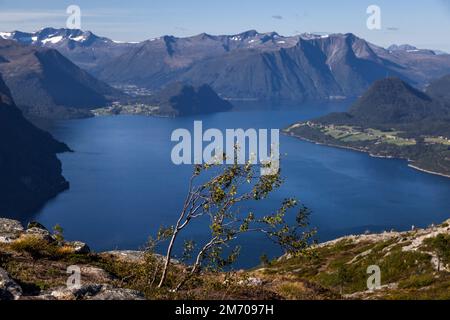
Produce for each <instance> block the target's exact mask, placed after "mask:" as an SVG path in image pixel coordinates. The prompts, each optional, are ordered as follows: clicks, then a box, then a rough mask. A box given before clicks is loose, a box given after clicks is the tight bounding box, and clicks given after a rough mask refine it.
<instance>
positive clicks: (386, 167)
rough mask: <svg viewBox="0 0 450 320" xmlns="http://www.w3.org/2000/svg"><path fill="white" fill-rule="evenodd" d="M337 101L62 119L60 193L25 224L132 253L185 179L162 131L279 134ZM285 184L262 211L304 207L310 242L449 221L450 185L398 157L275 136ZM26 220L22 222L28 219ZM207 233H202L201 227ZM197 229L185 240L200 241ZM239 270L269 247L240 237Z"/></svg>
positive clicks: (174, 208) (171, 216) (172, 207)
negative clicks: (293, 204) (185, 114)
mask: <svg viewBox="0 0 450 320" xmlns="http://www.w3.org/2000/svg"><path fill="white" fill-rule="evenodd" d="M345 108H346V106H345V105H324V106H311V107H303V108H301V109H297V110H295V111H293V110H288V111H279V110H269V111H268V110H266V111H260V110H252V111H248V112H230V113H221V114H214V115H208V116H202V117H195V118H193V117H192V118H177V119H165V118H147V117H139V116H115V117H99V118H92V119H87V120H71V121H63V122H59V123H57V124H56V125H54V126H53V127H52V129H51V131H52V133H53V134H54V136H55V137H57V138H58V139H60V140H62V141H64V142H66V143H67V144H68V145H69V146H70V147H71V148H72V149H74V150H75V151H76V152H75V153H70V154H69V153H67V154H62V155H60V159H61V160H62V163H63V169H64V176H65V177H66V178H67V179H68V180H69V181H70V183H71V188H70V190H69V191H67V192H65V193H63V194H61V195H59V196H58V197H57V198H56V199H54V200H52V201H50V202H49V203H48V204H47V205H46V206H45V207H44V208H43V209H42V210H41V211H40V212H37V213H36V215H35V216H34V217H32V218H33V219H37V220H39V221H40V222H42V223H43V224H44V225H46V226H47V227H52V226H54V225H55V224H57V223H59V224H60V225H61V226H63V228H64V230H65V235H66V238H68V239H82V240H83V241H85V242H87V243H88V244H89V245H90V246H91V247H92V248H93V249H95V250H99V251H100V250H111V249H137V248H140V247H141V246H142V245H143V244H144V243H145V241H146V239H147V237H148V236H149V235H151V234H155V232H156V231H157V229H158V228H159V226H161V225H169V224H173V223H174V222H175V219H176V217H177V213H178V212H179V210H180V208H181V206H182V201H183V199H184V196H185V192H186V188H187V181H188V178H189V176H190V174H191V167H189V166H175V165H173V164H172V162H171V159H170V153H171V149H172V147H173V145H174V143H172V142H171V141H170V135H171V133H172V131H173V130H174V129H177V128H187V129H192V128H193V121H194V120H203V125H204V128H208V127H214V128H220V129H225V128H244V129H247V128H266V129H267V128H280V129H281V128H284V127H286V126H287V125H289V124H291V123H293V122H295V121H298V120H303V119H309V118H313V117H316V116H318V115H321V114H326V113H328V112H330V111H341V110H344V109H345ZM280 144H281V152H282V153H283V154H285V155H284V156H283V161H282V169H283V176H284V177H285V180H286V181H285V184H284V186H283V187H282V189H280V190H279V191H277V192H276V194H274V195H273V196H272V197H271V199H269V200H268V202H266V203H265V204H264V206H259V207H258V206H255V209H258V208H259V209H264V210H268V209H270V208H275V207H276V206H277V205H278V204H279V203H280V202H281V201H282V199H283V198H284V197H287V196H295V197H297V198H299V199H300V200H301V201H302V202H303V203H304V204H305V205H307V206H308V207H309V208H310V209H311V210H312V216H311V224H312V225H313V226H314V227H317V228H318V230H319V234H318V236H319V239H320V240H327V239H331V238H334V237H336V236H341V235H345V234H349V233H355V232H364V231H365V230H370V231H382V230H385V229H391V228H394V229H397V230H406V229H410V228H411V225H416V226H427V225H429V224H431V223H433V222H442V221H443V220H445V219H447V218H448V217H449V216H450V200H449V199H450V179H446V178H442V177H438V176H432V175H428V174H425V173H421V172H418V171H415V170H413V169H411V168H408V167H407V166H406V162H405V161H401V160H387V159H376V158H371V157H369V156H368V155H366V154H363V153H358V152H353V151H347V150H341V149H335V148H330V147H326V146H319V145H315V144H312V143H307V142H303V141H300V140H298V139H295V138H292V137H287V136H281V141H280ZM30 220H31V219H30ZM206 231H207V229H206ZM205 236H206V234H205V229H204V225H194V226H193V228H192V229H191V230H190V233H189V234H188V235H187V237H188V238H193V239H195V240H196V241H197V242H200V243H201V242H202V240H204V239H205ZM239 244H240V245H242V255H241V257H240V260H239V264H238V266H239V267H249V266H254V265H256V264H257V263H258V261H259V257H260V256H261V254H262V253H263V252H264V253H266V254H268V255H269V256H276V255H278V254H280V252H279V251H278V249H277V248H276V247H274V246H273V245H272V244H271V243H270V242H269V241H267V240H265V239H263V238H260V237H256V236H249V237H246V238H245V239H243V240H241V241H240V243H239Z"/></svg>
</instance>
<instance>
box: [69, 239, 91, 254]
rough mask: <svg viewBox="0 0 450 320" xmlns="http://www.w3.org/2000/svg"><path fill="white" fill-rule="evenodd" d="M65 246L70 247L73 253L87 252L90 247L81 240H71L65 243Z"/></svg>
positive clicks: (89, 250)
mask: <svg viewBox="0 0 450 320" xmlns="http://www.w3.org/2000/svg"><path fill="white" fill-rule="evenodd" d="M65 244H66V245H67V246H69V247H72V248H73V250H74V253H78V254H88V253H90V252H91V249H90V248H89V246H88V245H87V244H86V243H84V242H81V241H71V242H66V243H65Z"/></svg>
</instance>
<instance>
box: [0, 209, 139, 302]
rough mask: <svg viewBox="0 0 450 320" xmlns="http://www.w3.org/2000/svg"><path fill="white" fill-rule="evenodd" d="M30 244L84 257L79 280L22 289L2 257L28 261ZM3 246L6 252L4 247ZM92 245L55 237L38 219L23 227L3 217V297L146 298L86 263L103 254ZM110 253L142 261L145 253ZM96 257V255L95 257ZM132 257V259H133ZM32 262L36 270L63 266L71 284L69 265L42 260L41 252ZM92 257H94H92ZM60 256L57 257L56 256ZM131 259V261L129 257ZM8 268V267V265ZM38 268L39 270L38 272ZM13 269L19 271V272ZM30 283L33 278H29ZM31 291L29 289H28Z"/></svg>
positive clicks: (0, 281) (0, 238) (0, 235)
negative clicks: (95, 252)
mask: <svg viewBox="0 0 450 320" xmlns="http://www.w3.org/2000/svg"><path fill="white" fill-rule="evenodd" d="M27 243H29V244H31V246H32V247H31V248H30V249H31V250H36V248H35V247H34V246H36V245H37V246H41V247H43V248H45V247H46V246H49V247H51V248H52V249H51V250H52V252H56V254H57V256H56V257H58V254H61V253H65V254H73V255H77V256H78V257H84V258H82V259H81V260H82V261H83V264H80V265H75V266H73V267H76V268H78V270H79V272H80V283H79V285H76V284H71V283H69V284H67V285H65V286H61V285H59V286H56V285H53V286H52V287H51V288H49V289H47V290H45V291H40V290H37V291H35V292H32V293H30V292H26V290H27V288H24V289H22V288H21V286H20V285H19V284H20V283H22V282H21V281H16V280H15V279H14V278H13V277H12V276H11V275H10V274H8V272H7V271H6V270H5V269H3V268H2V264H3V262H2V259H1V258H2V257H9V258H7V259H15V258H18V259H20V260H21V261H22V260H24V259H25V260H26V257H25V256H26V254H27V249H23V248H29V246H30V245H27ZM2 246H4V248H6V251H4V250H2ZM17 248H21V250H24V251H23V252H15V250H16V251H17V250H18V249H17ZM90 253H91V250H90V248H89V246H88V245H87V244H86V243H84V242H81V241H65V240H63V239H61V235H59V236H55V235H54V234H52V233H51V232H50V231H48V230H47V229H46V228H45V226H43V225H42V224H40V223H38V222H31V223H29V224H28V227H27V228H24V227H23V226H22V224H21V223H20V222H19V221H15V220H11V219H5V218H0V300H19V299H20V300H143V299H144V296H143V295H142V294H141V293H140V292H138V291H135V290H130V289H128V288H122V287H118V286H117V282H116V280H117V279H116V278H115V277H114V276H113V275H111V274H110V273H109V272H107V271H105V270H104V269H103V268H101V267H99V266H95V265H90V264H89V263H85V262H84V261H86V262H89V261H92V262H95V261H96V260H98V259H100V257H101V255H95V254H90ZM108 256H111V257H113V259H115V258H119V257H122V258H124V259H123V260H120V261H122V262H132V263H139V262H140V261H142V259H143V253H142V252H139V251H124V252H123V254H122V253H121V251H113V252H112V253H110V254H108ZM92 257H93V258H92ZM130 257H133V258H130ZM30 258H31V263H32V266H33V269H35V266H37V265H40V267H39V268H44V270H47V269H50V268H52V270H58V268H62V269H61V272H62V273H63V274H62V279H63V283H68V281H66V279H67V278H68V277H69V276H70V274H68V273H67V272H66V268H67V267H66V266H62V265H61V264H60V263H59V262H54V264H52V262H50V261H46V260H44V259H41V258H40V256H39V255H36V254H35V255H32V257H30ZM90 258H92V259H90ZM56 259H57V258H56ZM130 259H131V260H130ZM9 261H11V260H9ZM5 268H6V266H5ZM39 268H36V272H37V273H39V271H38V270H39ZM14 270H15V269H13V272H14V273H16V271H14ZM53 282H55V283H57V282H58V281H56V280H51V281H50V283H53ZM27 285H28V286H30V281H29V280H28V281H27ZM28 290H29V289H28Z"/></svg>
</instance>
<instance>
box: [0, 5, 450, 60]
mask: <svg viewBox="0 0 450 320" xmlns="http://www.w3.org/2000/svg"><path fill="white" fill-rule="evenodd" d="M71 4H75V5H78V6H80V8H81V10H82V20H81V21H82V29H84V30H91V31H93V32H95V33H97V34H99V35H103V36H107V37H110V38H112V39H114V40H121V41H140V40H145V39H148V38H153V37H158V36H161V35H166V34H171V35H175V36H189V35H194V34H198V33H201V32H207V33H211V34H234V33H239V32H242V31H245V30H249V29H256V30H258V31H260V32H266V31H277V32H278V33H280V34H283V35H292V34H296V33H302V32H318V33H334V32H344V33H345V32H353V33H355V34H357V35H358V36H361V37H363V38H365V39H367V40H369V41H371V42H373V43H376V44H379V45H383V46H388V45H390V44H392V43H409V44H413V45H416V46H418V47H421V48H430V49H441V50H446V51H449V52H450V0H415V1H406V0H395V1H393V0H370V1H366V0H341V1H336V0H278V1H266V0H227V1H217V0H165V1H163V0H146V1H138V0H122V1H119V0H108V1H100V0H70V1H66V0H40V1H36V0H0V30H1V31H12V30H23V31H33V30H37V29H40V28H42V27H45V26H53V27H64V26H65V22H66V19H67V14H66V8H67V6H69V5H71ZM372 4H375V5H378V6H379V7H380V8H381V18H382V29H381V30H373V31H371V30H368V29H367V27H366V20H367V18H368V15H367V13H366V9H367V7H368V6H369V5H372Z"/></svg>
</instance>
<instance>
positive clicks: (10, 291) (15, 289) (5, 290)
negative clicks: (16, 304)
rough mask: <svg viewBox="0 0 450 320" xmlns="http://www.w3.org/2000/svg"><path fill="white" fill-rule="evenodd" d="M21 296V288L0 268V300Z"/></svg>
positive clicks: (16, 298)
mask: <svg viewBox="0 0 450 320" xmlns="http://www.w3.org/2000/svg"><path fill="white" fill-rule="evenodd" d="M21 296H22V288H21V287H20V286H19V285H18V284H17V283H16V282H15V281H14V280H13V279H11V278H10V276H9V275H8V273H7V272H6V271H5V270H4V269H2V268H0V300H18V299H20V297H21Z"/></svg>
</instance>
